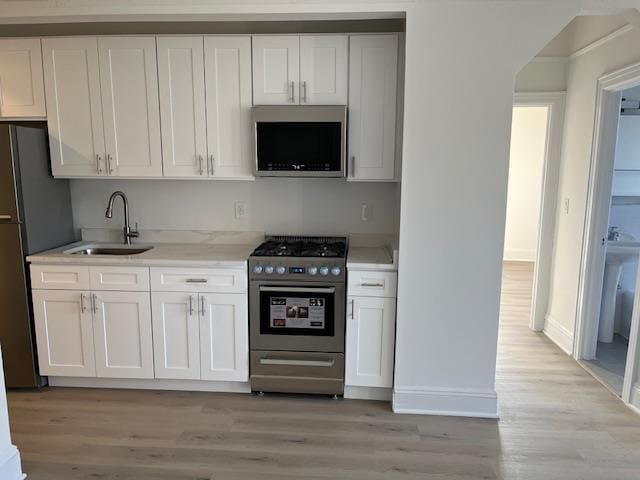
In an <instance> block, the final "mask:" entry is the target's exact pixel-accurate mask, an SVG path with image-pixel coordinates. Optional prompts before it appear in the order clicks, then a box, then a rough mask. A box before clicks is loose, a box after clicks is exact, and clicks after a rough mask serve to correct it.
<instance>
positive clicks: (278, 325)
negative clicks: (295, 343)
mask: <svg viewBox="0 0 640 480" xmlns="http://www.w3.org/2000/svg"><path fill="white" fill-rule="evenodd" d="M300 290H305V289H303V288H291V289H289V290H288V289H287V288H286V287H271V288H270V287H261V288H260V334H262V335H305V336H309V335H311V336H319V337H326V336H333V335H334V332H335V318H334V312H335V310H334V302H335V298H334V297H335V292H334V290H333V289H332V288H309V289H307V290H308V291H300Z"/></svg>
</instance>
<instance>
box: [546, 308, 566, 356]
mask: <svg viewBox="0 0 640 480" xmlns="http://www.w3.org/2000/svg"><path fill="white" fill-rule="evenodd" d="M542 331H543V332H544V334H545V335H546V336H547V337H549V338H550V339H551V341H552V342H553V343H555V344H556V345H558V347H560V349H562V351H563V352H565V353H566V354H567V355H571V354H572V353H573V332H571V331H570V330H568V329H567V328H566V327H565V326H563V325H561V324H560V323H559V322H558V321H557V320H556V319H554V318H553V317H551V316H550V315H547V316H546V319H545V322H544V329H543V330H542Z"/></svg>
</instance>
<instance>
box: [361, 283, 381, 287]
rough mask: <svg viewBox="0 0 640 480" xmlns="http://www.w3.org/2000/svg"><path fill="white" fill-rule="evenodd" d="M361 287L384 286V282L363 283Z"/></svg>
mask: <svg viewBox="0 0 640 480" xmlns="http://www.w3.org/2000/svg"><path fill="white" fill-rule="evenodd" d="M360 286H361V287H369V288H384V283H361V284H360Z"/></svg>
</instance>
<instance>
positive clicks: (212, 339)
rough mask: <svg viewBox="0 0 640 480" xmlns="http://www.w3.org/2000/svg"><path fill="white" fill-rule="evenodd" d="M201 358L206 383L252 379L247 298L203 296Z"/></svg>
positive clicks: (201, 299) (201, 309) (200, 299)
mask: <svg viewBox="0 0 640 480" xmlns="http://www.w3.org/2000/svg"><path fill="white" fill-rule="evenodd" d="M199 304H200V358H201V375H202V379H203V380H224V381H234V382H246V381H247V380H248V379H249V340H248V339H249V322H248V313H247V295H246V294H239V293H207V294H200V298H199Z"/></svg>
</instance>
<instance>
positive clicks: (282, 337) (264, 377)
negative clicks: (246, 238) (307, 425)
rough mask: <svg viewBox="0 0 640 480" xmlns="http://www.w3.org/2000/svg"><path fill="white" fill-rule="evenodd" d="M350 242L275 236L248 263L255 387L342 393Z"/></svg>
mask: <svg viewBox="0 0 640 480" xmlns="http://www.w3.org/2000/svg"><path fill="white" fill-rule="evenodd" d="M346 255H347V241H346V238H342V237H337V238H336V237H269V238H267V241H266V242H265V243H263V244H262V245H260V246H259V247H258V248H257V249H256V250H255V251H254V252H253V254H252V255H251V257H250V258H249V324H250V336H251V390H253V391H258V392H287V393H317V394H330V395H342V394H343V393H344V331H345V308H346V288H345V280H346V271H345V270H346V269H345V267H346Z"/></svg>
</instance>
